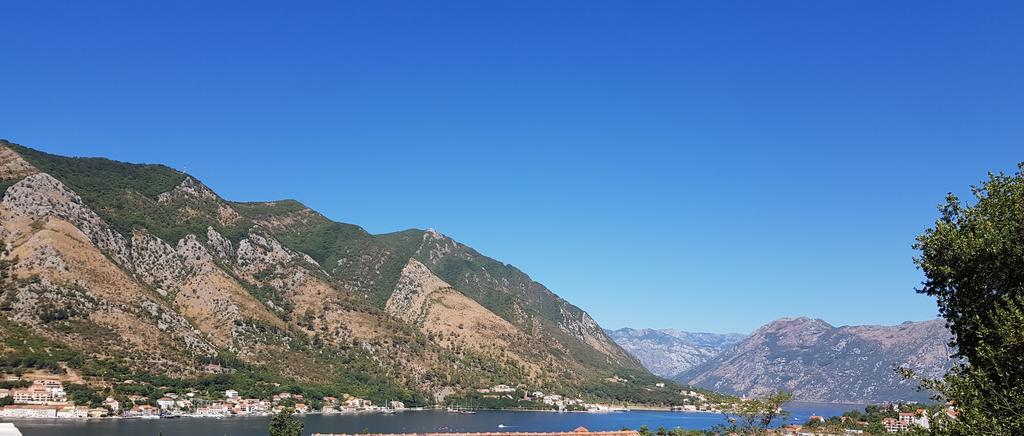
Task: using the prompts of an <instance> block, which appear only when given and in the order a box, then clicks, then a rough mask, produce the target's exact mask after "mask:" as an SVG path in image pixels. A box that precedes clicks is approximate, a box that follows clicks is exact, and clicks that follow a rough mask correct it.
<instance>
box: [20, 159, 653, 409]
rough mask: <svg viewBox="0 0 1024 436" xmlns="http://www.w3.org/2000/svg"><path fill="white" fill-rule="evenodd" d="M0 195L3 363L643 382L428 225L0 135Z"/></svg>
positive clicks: (497, 268)
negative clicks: (36, 146)
mask: <svg viewBox="0 0 1024 436" xmlns="http://www.w3.org/2000/svg"><path fill="white" fill-rule="evenodd" d="M0 192H2V194H3V195H2V198H0V223H2V226H0V241H2V244H3V252H2V253H0V254H2V255H0V267H2V268H0V291H2V293H0V309H2V318H3V319H2V321H3V322H4V323H5V325H6V326H7V327H8V328H6V329H2V330H0V339H2V340H3V341H4V344H6V345H5V348H4V349H3V351H2V357H4V358H5V359H7V360H9V361H10V362H20V363H19V364H21V365H25V364H27V363H31V364H36V365H39V364H42V365H56V364H57V362H56V361H57V360H60V362H59V363H60V364H61V365H63V364H66V363H67V362H68V361H70V362H72V364H74V365H77V366H80V368H79V369H80V370H82V371H83V372H84V373H86V374H91V375H92V376H94V377H107V378H109V377H129V376H134V375H139V374H144V373H145V374H164V375H166V376H171V377H178V378H193V377H201V376H202V373H201V372H202V371H201V368H202V364H204V363H207V362H220V363H223V364H225V365H228V366H234V367H236V368H237V369H245V370H247V371H248V372H246V373H245V374H249V375H253V376H254V377H255V375H254V374H260V377H264V378H266V380H262V379H261V380H259V381H258V382H259V383H271V382H275V383H278V384H280V382H281V381H287V380H295V382H296V383H298V382H301V383H315V384H318V385H319V386H324V385H330V386H334V387H336V388H337V389H339V390H340V389H344V390H347V391H349V392H348V393H356V394H358V393H360V391H374V392H364V393H363V394H364V395H380V396H382V397H383V396H384V395H385V392H386V393H387V395H390V396H392V397H394V398H407V399H410V401H411V399H412V398H413V397H415V396H416V395H419V393H425V394H431V395H434V396H438V395H440V396H443V395H444V394H447V393H451V392H457V391H459V390H465V389H470V388H474V387H480V386H486V385H489V384H495V383H509V384H514V383H524V384H528V385H530V386H536V387H548V388H550V389H554V390H561V391H565V392H567V393H568V392H573V391H576V392H580V391H586V389H587V387H588V386H590V387H595V386H597V385H599V384H600V383H601V380H605V379H607V378H609V377H612V376H616V377H627V378H635V379H637V380H649V379H651V377H652V376H651V375H650V374H649V373H648V372H647V371H646V370H644V369H643V367H642V366H641V365H640V363H639V361H637V360H636V359H635V358H633V357H632V356H630V355H629V354H628V353H626V352H625V351H624V350H623V349H622V348H620V347H619V346H618V345H617V344H616V343H615V342H614V341H612V340H611V339H610V338H609V337H608V336H607V335H606V334H605V332H604V331H603V330H602V329H601V328H600V326H598V325H597V323H596V322H594V320H593V319H592V318H590V316H589V315H587V314H586V312H584V311H582V310H580V309H579V308H577V307H575V306H573V305H571V304H570V303H568V302H566V301H565V300H563V299H561V298H559V297H558V296H557V295H555V294H554V293H552V292H551V291H550V290H548V289H547V288H546V287H544V286H543V285H541V284H539V283H537V282H535V281H533V280H531V279H530V278H529V276H527V275H526V274H524V273H523V272H521V271H519V270H518V269H516V268H514V267H512V266H511V265H506V264H503V263H501V262H498V261H495V260H493V259H490V258H488V257H486V256H483V255H481V254H479V253H477V252H476V251H475V250H473V249H472V248H470V247H467V246H465V245H463V244H460V243H458V242H457V241H454V240H453V239H451V238H449V237H447V236H445V235H443V234H441V233H439V232H436V231H434V230H416V229H411V230H406V231H402V232H396V233H391V234H384V235H371V234H369V233H367V232H366V231H364V230H363V229H362V228H360V227H358V226H354V225H351V224H345V223H338V222H334V221H331V220H329V219H327V218H325V217H324V216H323V215H321V214H319V213H317V212H315V211H313V210H311V209H309V208H307V207H305V206H303V205H302V204H300V203H298V202H296V201H292V200H286V201H276V202H262V203H237V202H230V201H227V200H224V199H223V198H221V197H220V196H219V195H217V194H216V193H215V192H214V191H213V190H211V189H210V188H209V187H207V186H205V185H203V184H202V183H201V182H200V181H198V180H197V179H195V178H194V177H192V176H189V175H187V174H184V173H181V172H178V171H176V170H173V169H170V168H167V167H164V166H160V165H139V164H126V163H121V162H116V161H110V160H107V159H98V158H68V157H63V156H56V155H51V154H47V153H43V152H39V151H37V150H33V149H29V148H27V147H23V146H20V145H17V144H13V143H9V142H6V141H0ZM29 342H38V343H45V344H46V347H47V349H48V350H50V351H48V352H47V353H46V354H39V352H38V350H37V349H36V348H35V347H32V348H25V347H23V344H26V343H29ZM54 350H57V351H59V352H55V351H54ZM26 354H31V356H29V357H26V356H25V355H26ZM58 355H59V356H61V357H57V356H58ZM239 374H242V372H241V371H240V372H239ZM240 376H241V375H239V377H240ZM248 381H250V382H251V381H252V380H248ZM615 389H616V390H617V391H616V395H620V394H621V395H626V396H627V397H629V396H630V395H639V396H642V395H644V393H643V389H640V388H639V384H637V385H636V388H629V387H627V388H626V391H628V392H623V391H622V390H623V388H622V387H619V386H616V387H615ZM592 391H593V392H607V389H606V387H598V388H595V389H592ZM582 393H586V392H582ZM417 401H421V402H422V401H425V400H417Z"/></svg>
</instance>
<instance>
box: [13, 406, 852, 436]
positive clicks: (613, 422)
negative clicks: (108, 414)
mask: <svg viewBox="0 0 1024 436" xmlns="http://www.w3.org/2000/svg"><path fill="white" fill-rule="evenodd" d="M860 407H862V406H860V405H856V404H854V405H850V404H821V403H796V402H794V403H790V404H789V405H788V406H787V409H788V410H791V411H792V412H793V418H794V419H793V420H792V422H800V423H803V422H805V421H806V420H807V418H808V417H810V416H811V415H823V416H831V415H839V414H842V412H844V411H847V410H852V409H858V408H860ZM302 419H303V421H304V422H305V423H306V430H305V433H304V434H307V435H308V434H310V433H314V432H338V433H361V432H374V433H411V432H438V431H570V430H572V429H574V428H576V427H579V426H584V427H587V428H588V429H590V430H592V431H600V430H618V429H621V428H623V427H628V428H634V429H635V428H638V427H640V426H641V425H646V426H648V427H650V428H651V429H657V428H658V427H665V428H669V429H671V428H675V427H681V428H685V429H694V430H699V429H706V428H710V427H712V426H714V425H715V424H719V423H723V422H724V420H723V418H722V416H721V415H718V414H713V413H692V412H655V411H639V410H637V411H630V412H614V413H552V412H504V411H481V412H480V413H477V414H476V415H457V414H450V413H446V412H443V411H422V412H412V411H410V412H403V413H398V414H393V415H382V414H359V415H328V416H323V415H310V416H306V417H303V418H302ZM14 422H15V423H16V425H17V426H18V428H19V429H21V432H22V433H23V434H24V435H25V436H57V435H61V436H63V435H76V436H78V435H80V436H158V435H159V434H161V433H162V434H163V436H265V435H266V434H267V423H268V422H269V418H267V417H258V418H224V419H211V418H179V419H160V420H148V419H106V420H84V421H77V420H22V421H14Z"/></svg>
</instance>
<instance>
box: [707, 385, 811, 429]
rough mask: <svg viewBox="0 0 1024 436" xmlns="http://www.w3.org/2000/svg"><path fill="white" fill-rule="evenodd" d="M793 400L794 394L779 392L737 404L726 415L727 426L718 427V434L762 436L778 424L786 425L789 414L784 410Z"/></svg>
mask: <svg viewBox="0 0 1024 436" xmlns="http://www.w3.org/2000/svg"><path fill="white" fill-rule="evenodd" d="M792 400H793V394H792V393H789V392H784V391H779V392H776V393H774V394H771V395H769V396H767V397H764V398H758V399H751V400H744V401H740V402H738V403H736V406H735V407H734V408H733V410H732V411H731V413H728V414H726V419H727V420H728V421H729V425H727V426H718V427H717V428H715V429H714V431H715V432H716V433H726V434H741V435H760V434H768V429H770V428H772V426H774V425H775V424H776V423H777V422H778V423H784V422H786V418H787V417H789V412H788V411H786V410H785V409H783V408H782V406H784V405H785V404H786V403H788V402H790V401H792Z"/></svg>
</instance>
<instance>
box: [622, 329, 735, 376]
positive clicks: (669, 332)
mask: <svg viewBox="0 0 1024 436" xmlns="http://www.w3.org/2000/svg"><path fill="white" fill-rule="evenodd" d="M605 332H606V333H608V336H610V337H611V338H612V339H613V340H615V342H618V343H619V345H620V346H622V348H624V349H625V350H626V351H628V352H630V353H631V354H632V355H634V356H636V358H637V359H640V362H641V363H643V365H644V366H645V367H647V369H649V370H650V371H651V372H653V373H654V374H656V375H659V376H662V377H665V378H670V379H674V378H676V377H678V376H679V375H680V374H681V373H683V372H685V371H687V370H689V369H690V368H693V367H695V366H697V365H700V364H702V363H704V362H707V361H708V360H710V359H712V358H714V357H715V356H718V355H719V354H721V353H722V352H723V351H725V350H727V349H728V348H730V347H732V346H733V345H736V344H737V343H738V342H739V341H741V340H743V338H744V337H745V336H746V335H742V334H739V333H726V334H719V333H697V332H686V331H682V330H676V329H632V328H628V327H626V328H621V329H618V330H605Z"/></svg>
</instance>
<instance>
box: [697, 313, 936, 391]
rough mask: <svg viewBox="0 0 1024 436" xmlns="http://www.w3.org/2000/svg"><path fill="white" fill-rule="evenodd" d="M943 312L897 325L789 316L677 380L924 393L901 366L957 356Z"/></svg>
mask: <svg viewBox="0 0 1024 436" xmlns="http://www.w3.org/2000/svg"><path fill="white" fill-rule="evenodd" d="M949 339H950V333H949V331H947V330H946V328H945V326H944V323H943V321H942V320H939V319H936V320H931V321H924V322H906V323H903V324H900V325H895V326H844V327H833V326H831V325H829V324H828V323H826V322H824V321H822V320H820V319H809V318H782V319H779V320H776V321H773V322H771V323H769V324H767V325H765V326H763V327H761V328H759V329H757V330H756V331H754V332H753V333H751V334H750V336H748V337H747V338H746V339H744V340H743V341H742V342H740V343H739V344H737V345H736V346H735V347H733V348H731V349H729V350H728V351H725V352H723V353H722V354H720V355H718V356H717V357H715V358H713V359H711V360H709V361H707V362H705V363H704V364H702V365H700V366H697V367H695V368H692V369H690V370H689V371H687V372H685V373H683V374H681V375H679V376H678V377H677V380H679V381H682V382H686V383H691V384H694V385H696V386H701V387H706V388H709V389H715V390H719V391H722V392H727V393H733V394H739V395H747V396H758V395H764V394H766V393H770V392H772V391H775V390H779V389H784V390H788V391H792V392H793V393H794V394H795V395H796V396H797V398H798V399H800V400H805V401H890V400H900V399H906V400H909V399H918V400H920V399H925V398H927V396H928V394H927V393H923V392H916V389H915V388H916V386H917V385H916V382H913V381H907V380H904V379H903V378H902V377H901V376H900V375H899V374H898V373H897V372H896V371H894V368H895V367H908V368H910V369H913V370H914V371H915V372H917V373H918V374H921V375H923V376H925V377H938V376H940V375H942V374H944V373H945V371H946V370H947V369H948V368H949V366H950V365H951V363H952V361H951V360H950V358H949V356H950V355H951V354H952V353H951V352H950V351H949V350H947V347H946V344H947V343H948V342H949Z"/></svg>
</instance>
